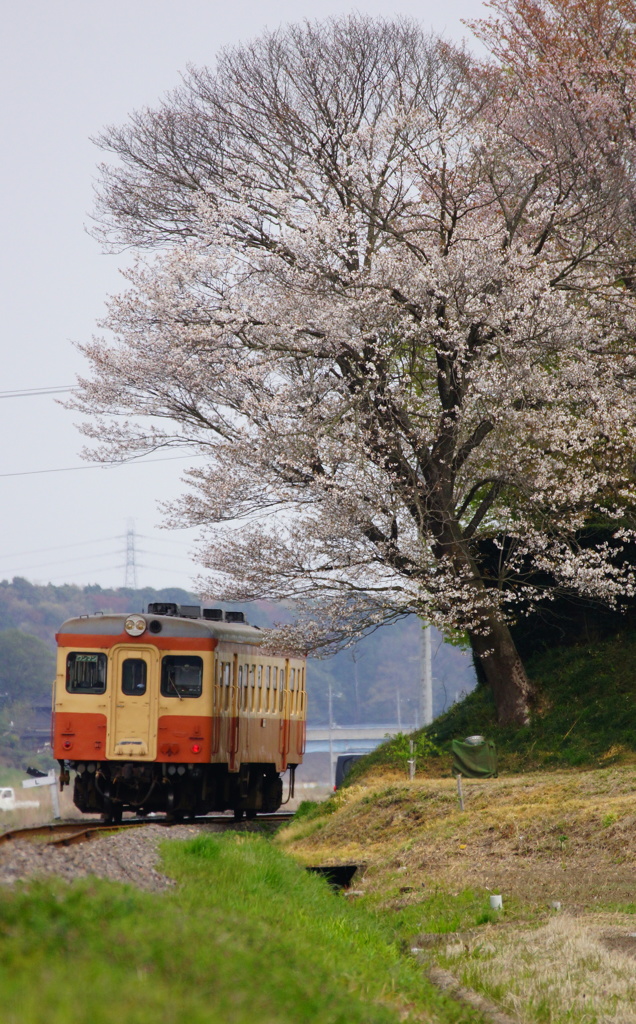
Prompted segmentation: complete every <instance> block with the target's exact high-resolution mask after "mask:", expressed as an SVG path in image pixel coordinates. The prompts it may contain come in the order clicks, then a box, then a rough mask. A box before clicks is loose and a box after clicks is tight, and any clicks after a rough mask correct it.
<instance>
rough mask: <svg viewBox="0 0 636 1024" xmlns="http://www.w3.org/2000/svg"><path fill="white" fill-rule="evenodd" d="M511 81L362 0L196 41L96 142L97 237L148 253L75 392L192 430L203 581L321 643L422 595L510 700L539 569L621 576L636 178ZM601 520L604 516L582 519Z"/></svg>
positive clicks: (299, 636) (630, 407)
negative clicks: (203, 54) (172, 77)
mask: <svg viewBox="0 0 636 1024" xmlns="http://www.w3.org/2000/svg"><path fill="white" fill-rule="evenodd" d="M526 100H527V89H526V90H525V92H524V89H523V88H521V86H520V84H519V82H516V83H515V85H514V89H511V87H510V85H509V83H508V82H506V80H505V76H502V74H501V73H500V71H499V70H498V67H497V66H494V65H493V66H486V67H480V66H477V65H476V64H475V62H474V61H473V60H472V59H471V58H470V57H469V56H468V54H467V53H466V52H464V51H462V50H458V49H456V48H453V47H451V46H450V45H448V44H447V43H445V42H443V41H441V40H439V39H437V38H434V37H429V36H426V35H425V34H424V33H423V32H422V31H421V29H420V28H419V27H418V26H417V25H415V24H413V23H411V22H405V21H394V22H384V21H374V20H371V19H367V18H363V17H359V16H355V17H350V18H346V19H341V20H332V21H328V22H325V23H307V24H304V25H302V26H292V27H290V28H287V29H284V30H281V31H279V32H276V33H268V34H265V35H263V36H261V37H260V38H258V39H257V40H255V41H254V42H252V43H250V44H248V45H244V46H239V47H237V48H235V49H232V50H227V51H224V52H223V53H221V55H220V56H219V58H218V62H217V66H216V68H215V70H207V69H191V70H190V71H189V73H188V75H187V77H186V78H185V79H184V82H183V85H182V86H181V88H180V89H179V90H177V91H176V92H175V93H174V94H172V95H171V96H169V97H168V98H167V99H166V100H165V101H164V102H163V103H162V104H161V105H160V106H159V107H158V108H157V109H156V110H144V111H142V112H140V113H137V114H134V115H133V116H132V117H131V119H130V121H129V122H128V124H127V125H125V126H124V127H121V128H109V129H108V130H107V131H106V132H105V133H104V134H103V135H102V136H101V138H100V140H99V142H100V145H101V146H102V147H103V148H104V149H105V150H106V151H107V152H108V153H109V154H111V161H110V162H108V163H107V164H105V165H104V167H103V168H102V184H101V190H100V194H99V202H98V216H99V224H100V227H99V231H100V234H101V237H102V238H103V239H104V240H105V241H106V242H107V243H108V244H111V245H122V244H124V245H126V246H133V247H135V248H136V249H137V251H138V253H139V256H138V261H137V263H136V265H135V267H134V268H133V269H132V270H131V271H130V272H129V273H128V274H127V277H128V289H127V290H126V291H125V292H124V293H123V294H121V295H120V296H117V297H115V298H113V299H112V300H111V304H110V313H109V316H108V318H107V320H106V322H105V327H106V328H108V330H109V331H111V332H112V333H113V334H114V336H115V342H114V343H110V344H108V343H106V342H105V341H104V340H103V339H97V340H95V341H94V342H93V343H91V344H88V345H86V346H84V347H83V348H84V351H85V353H86V355H87V357H88V358H89V360H90V362H91V364H92V368H93V373H92V377H91V378H90V379H86V380H84V381H82V382H81V391H80V394H79V397H78V399H77V401H76V405H77V406H78V407H79V408H80V409H82V410H83V411H84V412H86V413H88V414H89V415H90V417H91V418H90V420H89V422H88V424H87V425H86V426H85V428H84V429H85V431H86V433H87V434H88V435H89V436H90V437H92V438H94V439H95V441H96V442H97V449H96V451H97V454H98V455H99V457H101V458H103V459H104V460H112V459H114V458H116V459H117V458H126V457H130V456H135V455H139V454H143V453H146V452H149V451H153V450H155V449H157V448H158V447H162V446H171V445H184V444H186V445H188V446H190V447H191V448H192V450H193V451H194V452H196V453H198V454H200V455H203V456H204V461H203V463H202V464H201V466H200V468H196V469H192V470H190V471H189V472H188V473H187V481H188V484H189V488H188V490H187V493H186V494H185V496H184V497H183V499H182V501H181V502H180V503H179V504H178V505H177V506H176V507H174V508H172V510H171V511H170V522H171V523H172V524H174V525H184V524H187V525H198V526H201V527H202V528H203V535H204V540H203V542H202V547H201V560H202V563H203V564H204V565H205V566H206V568H207V570H208V575H207V576H206V578H205V579H204V580H203V581H202V587H203V589H204V590H206V591H207V592H208V593H210V594H214V595H215V596H216V597H218V596H222V597H224V598H226V599H231V600H245V599H250V598H263V597H267V598H270V599H286V598H293V599H294V601H295V602H296V605H297V607H298V608H299V609H300V610H301V612H302V613H303V614H302V615H301V617H300V619H299V621H298V622H297V623H296V625H295V626H293V627H287V628H286V638H287V640H288V641H289V642H290V643H292V642H294V643H298V644H302V645H305V646H309V647H312V648H314V649H316V648H319V647H321V646H323V647H327V648H328V647H329V646H331V647H333V646H334V645H336V646H337V645H338V644H342V643H345V642H347V641H348V640H350V639H351V638H352V637H355V636H358V635H360V634H361V633H363V632H364V631H365V630H369V629H372V628H375V627H376V626H378V625H380V624H381V623H382V622H385V621H388V620H390V619H392V618H395V617H398V616H401V615H404V614H407V613H412V612H415V613H417V614H419V615H421V616H422V617H423V618H425V619H426V620H427V621H431V622H434V623H436V624H438V625H439V626H441V627H442V628H443V629H445V630H447V631H448V630H449V629H457V630H461V631H465V632H466V633H467V634H468V636H469V638H470V642H471V645H472V648H473V652H474V654H475V656H476V658H477V659H478V660H479V662H480V664H481V666H482V668H483V671H484V673H485V676H486V678H487V680H488V682H489V684H490V685H491V686H492V689H493V692H494V695H495V700H496V704H497V709H498V714H499V719H500V721H501V722H502V723H517V724H523V723H525V722H527V721H528V715H529V710H530V707H531V702H532V698H533V690H532V686H531V684H530V682H529V680H528V678H527V676H526V673H525V670H524V667H523V665H522V663H521V660H520V659H519V656H518V654H517V651H516V649H515V646H514V643H513V640H512V637H511V634H510V629H509V621H510V619H511V617H514V615H516V614H521V613H522V612H523V611H524V610H526V609H528V608H530V607H532V606H533V603H534V602H536V600H537V598H538V597H542V596H545V580H546V579H549V580H550V591H549V592H557V591H558V590H559V589H560V588H565V589H568V590H574V591H576V592H578V593H581V594H584V595H592V596H594V597H596V598H600V599H602V600H605V601H609V602H610V603H611V602H614V601H616V600H617V598H619V597H620V595H622V594H624V593H626V592H631V591H632V588H633V579H632V574H631V572H630V570H629V569H628V568H626V567H625V565H621V564H620V559H619V560H617V559H616V557H615V555H616V552H617V549H619V548H620V545H621V543H622V542H623V541H624V539H625V537H627V536H628V535H629V530H628V522H627V520H628V513H629V510H630V508H631V507H632V505H633V501H634V473H633V467H634V463H635V461H636V408H635V405H634V393H633V375H634V370H635V368H636V359H635V358H634V356H633V354H632V344H631V338H632V337H633V330H634V309H633V302H632V300H631V292H630V290H629V288H628V286H627V285H626V284H625V283H624V279H623V278H620V279H619V280H617V271H616V267H617V245H616V240H615V237H614V235H613V233H612V231H610V230H609V229H608V221H607V218H608V214H609V212H610V211H616V210H617V209H622V204H623V203H624V201H625V189H624V187H623V184H622V182H621V183H619V185H616V183H613V185H612V187H611V188H610V187H607V188H604V189H601V190H600V191H599V189H598V188H596V189H595V187H594V184H593V182H592V181H591V180H590V178H589V175H588V174H587V168H583V170H581V171H580V173H579V168H578V165H577V167H576V168H574V169H571V168H568V165H567V161H565V160H564V161H562V164H563V166H561V164H560V163H559V160H560V150H559V148H558V146H557V147H556V150H555V139H556V138H557V136H558V135H559V133H560V132H561V131H562V130H563V131H564V130H565V129H563V128H562V126H559V127H558V131H556V130H555V131H553V133H552V136H550V133H549V132H547V131H546V130H545V125H544V124H543V122H542V120H541V117H540V116H539V114H540V113H541V111H540V110H539V113H538V114H537V123H536V124H535V138H534V143H533V145H529V142H530V141H531V139H530V135H520V134H519V128H520V126H523V125H524V124H525V125H526V127H527V123H528V119H529V118H530V112H529V111H528V110H527V109H525V110H524V109H523V107H524V103H526ZM524 119H525V120H524ZM524 131H525V128H524ZM540 146H543V150H542V149H541V148H540ZM550 147H551V148H550ZM546 154H548V155H546ZM113 156H114V157H115V158H116V160H115V161H113V160H112V157H113ZM559 167H561V174H562V177H561V179H559ZM568 176H569V177H568ZM566 178H567V181H566ZM617 180H618V178H617ZM623 248H624V247H623ZM621 259H623V250H621ZM623 274H624V276H625V274H626V269H624V271H623ZM91 456H92V457H94V456H95V449H94V450H93V451H92V452H91ZM591 517H597V518H598V517H602V518H603V521H604V522H606V523H607V522H610V523H611V522H614V523H615V525H616V529H615V530H614V535H615V537H614V541H613V543H612V544H608V543H605V544H603V545H598V546H597V547H590V546H585V547H582V546H581V545H580V544H579V543H578V540H577V537H578V535H579V533H580V531H581V530H582V528H583V527H584V526H585V525H586V523H588V522H589V520H590V518H591ZM626 524H627V525H626ZM486 548H487V549H488V552H489V555H488V557H485V554H484V552H485V550H486ZM493 551H495V552H496V553H497V557H496V558H493V557H492V552H493ZM539 580H541V581H542V582H541V583H540V582H539Z"/></svg>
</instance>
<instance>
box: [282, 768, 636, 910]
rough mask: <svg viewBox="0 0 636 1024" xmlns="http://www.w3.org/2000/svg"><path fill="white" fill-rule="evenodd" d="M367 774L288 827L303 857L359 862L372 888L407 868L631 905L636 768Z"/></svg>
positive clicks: (416, 876) (528, 895)
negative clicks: (482, 774) (481, 775)
mask: <svg viewBox="0 0 636 1024" xmlns="http://www.w3.org/2000/svg"><path fill="white" fill-rule="evenodd" d="M463 791H464V803H465V810H464V812H461V811H460V809H459V806H458V800H457V788H456V782H455V780H454V779H436V780H432V779H426V780H423V781H420V780H416V781H414V782H407V781H405V780H404V779H400V778H399V777H393V778H387V777H386V776H385V777H383V778H376V779H375V780H373V781H371V782H367V784H366V785H359V786H355V787H351V788H350V789H346V790H343V791H341V792H340V793H339V794H338V795H337V797H336V798H335V799H336V801H337V803H338V810H337V811H336V812H335V813H333V814H328V815H324V816H321V817H319V818H317V819H312V820H308V821H303V820H300V821H299V822H297V823H293V824H292V825H291V826H290V827H289V828H287V829H285V830H284V831H283V832H282V833H281V836H280V841H281V842H282V843H283V844H284V846H285V847H286V848H288V849H289V850H290V852H293V853H294V855H295V856H296V857H298V858H299V859H300V860H302V861H303V862H304V863H343V862H345V861H349V862H351V861H359V862H364V863H366V864H368V865H369V866H370V869H371V870H370V871H369V872H368V880H369V881H368V884H369V886H370V888H372V889H375V888H377V887H379V888H381V889H385V890H386V889H387V873H389V874H390V873H391V872H395V871H396V870H397V869H400V868H401V869H406V872H407V873H408V875H409V881H411V883H412V884H414V885H415V886H419V885H421V884H422V883H424V884H425V885H430V884H432V883H433V884H440V885H444V886H447V887H449V888H458V887H459V888H461V887H466V886H472V887H481V888H484V889H495V888H496V889H499V890H500V891H502V892H506V893H508V894H512V895H514V896H515V897H517V898H518V899H520V900H529V901H532V902H536V901H538V900H552V899H559V900H561V902H562V903H563V904H564V905H565V904H566V903H567V904H568V905H569V906H570V907H572V906H577V908H583V907H587V906H590V907H593V906H598V905H601V904H602V905H606V904H608V903H624V902H630V901H631V900H632V899H633V898H634V866H635V864H636V830H635V826H636V795H635V793H636V769H634V768H632V767H622V768H607V769H603V770H600V771H590V772H575V771H569V772H554V773H536V774H532V775H523V776H513V777H508V778H503V779H490V780H485V781H481V780H479V781H477V780H466V779H465V780H463Z"/></svg>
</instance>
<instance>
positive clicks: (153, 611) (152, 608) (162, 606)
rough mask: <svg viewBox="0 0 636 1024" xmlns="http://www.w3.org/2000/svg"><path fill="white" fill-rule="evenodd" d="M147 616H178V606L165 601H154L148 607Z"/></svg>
mask: <svg viewBox="0 0 636 1024" xmlns="http://www.w3.org/2000/svg"><path fill="white" fill-rule="evenodd" d="M148 614H149V615H178V614H179V605H178V604H173V603H172V602H171V601H170V602H165V601H155V602H154V603H153V604H149V605H148Z"/></svg>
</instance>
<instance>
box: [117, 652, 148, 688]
mask: <svg viewBox="0 0 636 1024" xmlns="http://www.w3.org/2000/svg"><path fill="white" fill-rule="evenodd" d="M121 692H122V693H125V694H126V696H127V697H141V696H142V695H143V694H144V693H145V692H146V662H145V661H144V660H143V658H126V660H125V661H124V664H123V665H122V668H121Z"/></svg>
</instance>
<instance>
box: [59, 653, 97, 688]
mask: <svg viewBox="0 0 636 1024" xmlns="http://www.w3.org/2000/svg"><path fill="white" fill-rule="evenodd" d="M66 689H67V690H68V692H69V693H104V692H105V691H106V655H105V654H69V656H68V657H67V659H66Z"/></svg>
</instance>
